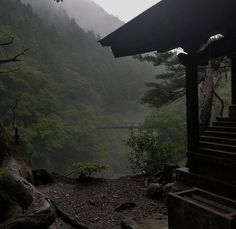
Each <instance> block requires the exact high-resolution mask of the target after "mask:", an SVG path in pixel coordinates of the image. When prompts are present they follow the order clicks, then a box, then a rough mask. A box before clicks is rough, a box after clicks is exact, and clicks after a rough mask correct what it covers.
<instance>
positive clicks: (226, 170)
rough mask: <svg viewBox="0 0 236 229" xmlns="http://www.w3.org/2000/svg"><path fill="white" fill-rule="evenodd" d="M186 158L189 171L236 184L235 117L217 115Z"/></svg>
mask: <svg viewBox="0 0 236 229" xmlns="http://www.w3.org/2000/svg"><path fill="white" fill-rule="evenodd" d="M188 158H189V167H190V168H191V169H190V170H189V171H190V172H191V173H195V174H199V175H203V176H207V177H210V178H212V179H216V180H221V181H224V182H226V183H229V184H231V185H236V117H218V118H217V119H216V121H214V122H213V123H212V125H211V126H210V127H208V129H207V130H206V131H204V132H203V133H202V134H201V136H200V139H199V148H198V150H197V151H196V152H188Z"/></svg>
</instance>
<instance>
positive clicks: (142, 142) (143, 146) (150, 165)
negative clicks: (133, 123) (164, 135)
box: [126, 130, 172, 174]
mask: <svg viewBox="0 0 236 229" xmlns="http://www.w3.org/2000/svg"><path fill="white" fill-rule="evenodd" d="M126 144H127V145H128V146H129V147H131V152H130V156H129V159H130V163H131V165H132V169H133V170H134V172H138V173H148V174H152V173H155V172H157V171H159V170H160V169H161V166H162V165H163V163H165V162H168V161H170V160H171V157H172V152H171V150H172V149H171V145H169V144H162V143H161V141H160V139H159V134H158V132H156V131H154V130H153V131H148V130H139V131H136V132H134V131H132V132H131V134H130V136H129V138H128V139H127V141H126Z"/></svg>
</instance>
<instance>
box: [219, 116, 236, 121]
mask: <svg viewBox="0 0 236 229" xmlns="http://www.w3.org/2000/svg"><path fill="white" fill-rule="evenodd" d="M216 120H217V121H220V122H236V117H217V118H216Z"/></svg>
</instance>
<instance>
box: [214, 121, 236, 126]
mask: <svg viewBox="0 0 236 229" xmlns="http://www.w3.org/2000/svg"><path fill="white" fill-rule="evenodd" d="M212 125H213V126H222V127H236V122H229V121H228V122H225V121H216V122H213V123H212Z"/></svg>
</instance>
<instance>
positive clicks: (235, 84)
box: [230, 55, 236, 104]
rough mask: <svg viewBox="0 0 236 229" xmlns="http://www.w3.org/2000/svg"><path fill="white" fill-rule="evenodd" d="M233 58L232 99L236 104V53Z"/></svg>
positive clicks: (231, 57)
mask: <svg viewBox="0 0 236 229" xmlns="http://www.w3.org/2000/svg"><path fill="white" fill-rule="evenodd" d="M230 60H231V100H232V104H236V55H234V56H230Z"/></svg>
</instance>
